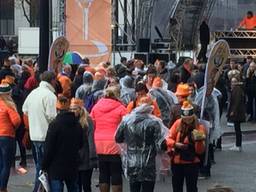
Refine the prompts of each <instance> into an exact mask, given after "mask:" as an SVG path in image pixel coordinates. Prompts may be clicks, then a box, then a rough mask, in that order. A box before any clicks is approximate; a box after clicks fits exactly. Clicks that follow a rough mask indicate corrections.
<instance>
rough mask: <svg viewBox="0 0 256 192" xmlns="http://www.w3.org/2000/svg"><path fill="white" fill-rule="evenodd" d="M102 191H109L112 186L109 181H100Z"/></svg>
mask: <svg viewBox="0 0 256 192" xmlns="http://www.w3.org/2000/svg"><path fill="white" fill-rule="evenodd" d="M99 186H100V192H109V191H110V187H109V184H107V183H100V185H99Z"/></svg>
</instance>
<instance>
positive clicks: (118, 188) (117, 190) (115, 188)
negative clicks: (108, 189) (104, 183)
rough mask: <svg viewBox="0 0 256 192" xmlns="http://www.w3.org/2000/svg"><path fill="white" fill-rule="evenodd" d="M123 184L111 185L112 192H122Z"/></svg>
mask: <svg viewBox="0 0 256 192" xmlns="http://www.w3.org/2000/svg"><path fill="white" fill-rule="evenodd" d="M122 191H123V186H122V185H112V192H122Z"/></svg>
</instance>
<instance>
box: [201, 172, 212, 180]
mask: <svg viewBox="0 0 256 192" xmlns="http://www.w3.org/2000/svg"><path fill="white" fill-rule="evenodd" d="M210 177H211V174H210V173H208V174H207V173H199V174H198V179H199V180H205V179H209V178H210Z"/></svg>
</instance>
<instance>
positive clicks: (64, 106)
mask: <svg viewBox="0 0 256 192" xmlns="http://www.w3.org/2000/svg"><path fill="white" fill-rule="evenodd" d="M56 108H57V109H58V110H68V109H69V101H68V98H67V97H65V96H63V95H60V96H58V100H57V104H56Z"/></svg>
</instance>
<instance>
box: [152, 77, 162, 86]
mask: <svg viewBox="0 0 256 192" xmlns="http://www.w3.org/2000/svg"><path fill="white" fill-rule="evenodd" d="M152 87H154V88H159V87H163V82H162V79H161V78H160V77H156V78H155V79H154V81H153V84H152Z"/></svg>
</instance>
